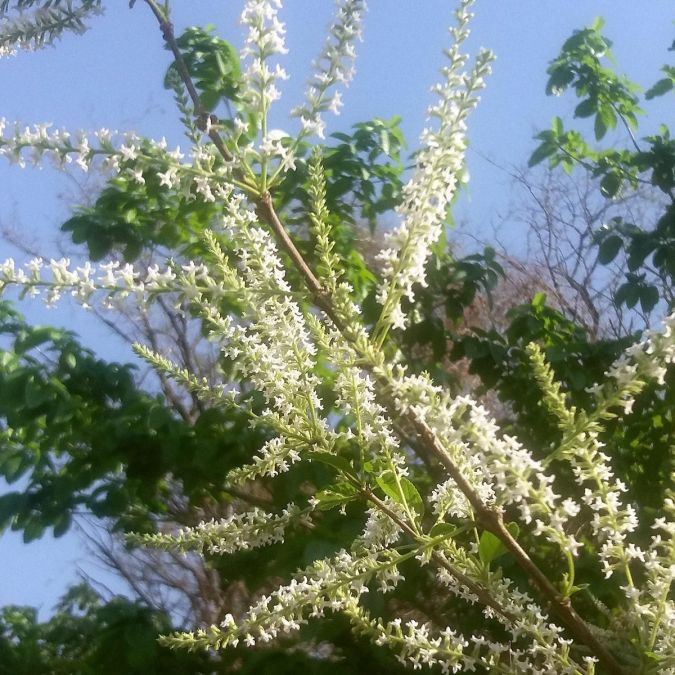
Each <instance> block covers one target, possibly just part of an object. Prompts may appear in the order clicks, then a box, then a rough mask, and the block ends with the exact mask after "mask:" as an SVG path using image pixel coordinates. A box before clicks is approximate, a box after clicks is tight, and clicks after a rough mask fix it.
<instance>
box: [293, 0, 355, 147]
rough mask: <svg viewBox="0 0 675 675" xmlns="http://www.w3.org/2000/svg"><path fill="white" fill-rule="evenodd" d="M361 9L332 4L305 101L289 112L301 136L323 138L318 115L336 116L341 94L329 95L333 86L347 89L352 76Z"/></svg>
mask: <svg viewBox="0 0 675 675" xmlns="http://www.w3.org/2000/svg"><path fill="white" fill-rule="evenodd" d="M365 10H366V3H365V1H364V0H337V1H336V12H335V18H334V20H333V23H332V25H331V26H330V29H329V31H328V38H327V40H326V45H325V47H324V48H323V51H322V52H321V54H320V56H319V58H318V59H317V60H316V62H315V63H314V69H315V72H314V73H313V75H312V77H311V79H310V81H309V84H308V88H307V93H306V101H305V103H304V104H303V105H301V106H300V107H298V108H295V109H294V110H293V113H292V114H293V115H295V116H297V117H299V118H300V121H301V123H302V130H301V137H302V136H306V135H316V136H318V137H319V138H323V137H324V130H325V127H326V124H325V122H324V121H323V118H322V116H321V114H322V113H323V112H325V111H330V112H332V113H334V114H335V115H337V114H339V112H340V108H341V107H342V95H341V93H340V91H333V92H332V93H330V94H329V92H331V90H332V89H333V88H334V87H335V85H337V84H342V85H344V86H347V85H348V84H349V81H350V80H351V79H352V78H353V77H354V61H355V59H356V49H355V47H354V43H355V42H356V41H357V40H360V39H361V30H362V29H361V24H362V22H363V14H364V12H365Z"/></svg>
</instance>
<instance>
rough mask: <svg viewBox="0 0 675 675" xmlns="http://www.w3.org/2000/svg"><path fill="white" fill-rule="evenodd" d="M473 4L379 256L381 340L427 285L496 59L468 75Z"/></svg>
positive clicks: (463, 14)
mask: <svg viewBox="0 0 675 675" xmlns="http://www.w3.org/2000/svg"><path fill="white" fill-rule="evenodd" d="M471 4H472V0H464V1H463V2H462V5H461V8H460V9H459V10H458V12H457V23H458V25H457V26H456V27H455V28H452V29H451V34H452V36H453V46H452V48H451V49H449V50H448V51H447V52H446V53H447V56H448V58H449V60H450V64H449V65H448V66H446V67H445V68H444V75H445V81H444V82H443V84H441V85H439V86H438V87H436V91H437V93H438V95H439V101H438V103H437V104H436V105H434V106H433V107H431V108H430V110H429V114H430V117H432V118H437V119H438V122H439V126H438V129H437V130H433V129H431V128H429V129H426V130H425V131H424V133H423V134H422V139H421V140H422V150H421V151H420V153H419V154H418V155H417V165H416V170H415V173H414V175H413V178H412V179H411V180H410V182H409V183H408V184H407V185H406V186H405V188H404V194H403V201H402V203H401V205H400V206H399V207H398V209H397V212H398V215H399V216H400V218H401V221H402V222H401V224H400V225H399V226H398V227H397V228H395V229H394V230H393V231H392V232H391V233H389V234H388V235H387V242H386V243H387V248H385V249H384V250H382V251H381V252H380V254H379V260H380V262H381V263H382V277H383V281H382V284H381V286H380V288H379V290H378V296H377V298H378V301H379V302H380V303H381V304H382V306H383V311H382V316H381V319H380V322H379V324H378V327H377V330H376V334H378V335H377V336H378V337H380V338H382V336H383V335H384V334H385V333H386V331H387V329H388V328H389V327H390V326H393V327H394V328H402V327H404V326H405V316H404V314H403V311H402V310H401V307H400V302H401V299H402V298H403V297H407V298H408V299H409V300H411V301H412V300H414V292H413V286H414V285H415V284H417V283H419V284H422V285H424V284H425V270H424V268H425V264H426V261H427V257H428V256H429V253H430V250H431V245H432V244H433V243H434V242H435V241H436V240H437V239H438V238H439V236H440V234H441V232H442V230H443V226H444V223H445V219H446V215H447V209H448V206H449V205H450V202H451V200H452V198H453V196H454V194H455V190H456V185H457V181H458V180H459V178H460V174H461V172H462V168H463V163H464V153H465V150H466V139H465V131H466V118H467V116H468V114H469V112H470V111H471V110H473V108H475V106H476V105H477V103H478V98H477V96H476V92H477V91H479V90H480V89H482V88H483V87H484V78H485V77H486V76H487V75H488V73H489V71H490V63H491V61H492V60H493V55H492V53H491V52H489V51H486V50H483V51H481V52H480V53H479V54H478V56H477V58H476V63H475V65H474V67H473V69H472V71H471V72H470V73H464V72H463V71H462V69H463V68H464V65H465V63H466V60H467V57H466V56H465V55H464V54H462V53H461V52H460V46H461V45H462V43H463V42H464V40H466V38H467V37H468V34H469V31H468V28H467V24H468V22H469V19H470V18H471V14H470V12H469V6H470V5H471Z"/></svg>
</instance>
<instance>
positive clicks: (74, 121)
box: [0, 0, 674, 611]
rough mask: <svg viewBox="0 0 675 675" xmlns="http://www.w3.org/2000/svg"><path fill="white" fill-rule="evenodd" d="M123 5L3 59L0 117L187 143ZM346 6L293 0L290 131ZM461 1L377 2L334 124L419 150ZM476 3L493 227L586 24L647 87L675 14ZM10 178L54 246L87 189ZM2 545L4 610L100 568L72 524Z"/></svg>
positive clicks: (232, 23)
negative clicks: (488, 72)
mask: <svg viewBox="0 0 675 675" xmlns="http://www.w3.org/2000/svg"><path fill="white" fill-rule="evenodd" d="M173 4H174V5H175V7H174V22H175V25H176V32H177V33H180V32H181V30H182V29H183V28H185V27H187V26H189V25H205V24H207V23H213V24H215V25H216V26H217V31H218V33H219V34H220V35H221V36H222V37H224V38H226V39H228V40H230V41H232V42H234V43H235V44H237V45H238V44H241V30H240V28H239V26H238V24H237V16H238V13H239V11H240V8H241V3H240V2H236V1H235V0H230V1H228V2H222V1H220V2H219V1H216V0H200V1H199V2H196V1H195V0H175V2H174V3H173ZM110 5H111V6H110V8H109V9H108V11H107V12H106V15H105V16H103V17H99V18H98V19H96V20H94V22H93V24H92V28H91V30H90V31H89V32H88V33H86V34H85V35H84V36H82V37H75V36H68V37H66V38H65V39H64V40H63V41H62V42H61V43H60V44H58V45H57V46H56V48H54V49H51V48H50V49H45V50H43V51H40V52H35V53H23V54H20V55H18V56H17V57H14V58H10V59H3V60H0V91H2V92H3V95H2V101H1V103H0V117H2V116H4V117H6V118H7V119H8V120H20V121H22V122H25V123H33V122H45V121H50V122H53V123H54V124H55V126H59V127H61V126H63V127H67V128H68V129H71V130H75V129H78V128H84V129H96V128H100V127H108V128H112V129H120V130H124V129H133V130H135V131H137V132H139V133H143V134H147V135H150V136H153V137H156V138H158V137H161V136H166V137H167V139H169V141H170V142H171V143H174V144H175V143H180V142H181V132H180V128H179V126H178V124H177V122H176V115H175V114H174V108H173V104H172V101H171V98H170V97H169V95H168V94H167V92H165V91H164V90H163V88H162V78H163V74H164V71H165V69H166V66H167V65H168V63H169V55H168V53H167V52H166V51H165V50H164V49H163V48H162V43H161V37H160V34H159V31H158V29H157V27H156V24H155V23H154V19H153V18H152V16H151V15H150V13H149V11H148V10H147V8H146V7H145V5H144V3H143V2H142V0H140V1H139V2H137V3H136V6H135V8H134V9H133V10H129V9H128V7H127V3H126V2H116V3H110ZM332 6H333V3H332V2H331V1H330V0H286V2H285V7H284V10H283V12H282V19H283V20H284V21H286V23H287V46H288V48H289V50H290V54H289V55H288V56H287V57H285V66H286V68H287V70H288V71H289V72H290V74H291V80H290V81H289V82H288V83H286V85H287V86H286V87H285V88H284V96H283V97H282V99H281V101H279V102H278V103H277V104H276V106H277V110H276V112H275V118H274V126H277V127H284V126H285V125H286V124H287V123H286V119H287V118H286V111H287V110H288V109H290V108H291V107H293V106H294V105H295V104H297V103H298V102H300V99H301V95H302V91H303V87H304V82H305V80H306V78H307V76H308V74H309V72H310V67H309V64H310V62H311V59H312V58H313V57H314V56H315V55H316V54H317V53H318V51H319V50H320V48H321V46H322V44H323V40H324V31H323V29H324V27H325V26H326V24H327V23H328V21H329V19H330V15H331V12H332ZM453 7H454V3H453V2H451V1H450V0H370V1H369V12H368V14H367V16H366V22H365V30H364V38H365V40H364V43H363V44H361V45H359V46H358V52H359V59H358V61H357V76H356V79H355V80H354V82H353V83H352V85H351V86H350V88H349V90H348V91H347V92H346V93H345V96H344V101H345V107H344V110H343V113H342V115H341V116H340V117H337V118H331V119H330V120H329V124H330V128H329V131H338V130H343V129H345V128H348V127H349V126H350V125H351V124H353V123H355V122H358V121H364V120H367V119H370V118H372V117H376V116H377V117H385V118H387V117H390V116H392V115H395V114H398V115H401V116H402V118H403V129H404V131H405V133H406V136H407V137H408V138H409V139H410V141H411V142H412V143H413V144H414V142H415V140H416V138H417V136H418V134H419V132H420V131H421V129H422V128H423V126H424V111H425V109H426V107H427V105H428V104H429V103H430V102H431V101H432V97H431V94H430V93H429V88H430V87H431V85H432V84H433V83H434V82H435V81H436V80H437V79H438V71H439V69H440V68H441V67H442V65H443V56H442V49H443V48H445V47H446V46H447V45H448V34H447V26H448V24H449V22H450V20H451V15H452V10H453ZM475 13H476V17H475V20H474V22H473V25H472V36H471V38H470V42H469V45H468V46H469V48H470V49H472V50H473V51H474V52H475V50H476V49H477V48H478V47H479V46H485V47H489V48H491V49H492V50H494V51H495V52H496V54H497V61H496V63H495V64H494V73H493V75H492V77H491V78H490V81H489V82H488V87H487V89H486V90H485V91H484V93H483V96H482V98H483V101H482V103H481V105H480V107H479V109H478V110H477V111H476V113H475V114H474V115H473V117H472V118H471V120H470V122H469V138H470V143H471V150H470V152H469V156H468V166H469V172H470V175H471V183H470V187H469V190H468V192H467V193H466V194H465V195H464V196H463V197H462V199H461V201H460V204H459V213H460V214H461V218H462V220H463V221H465V223H466V227H467V228H469V229H471V228H475V231H479V230H480V229H481V228H484V227H485V226H486V225H487V224H489V223H491V222H495V221H496V220H498V219H499V214H500V213H502V212H504V211H506V210H507V207H508V205H509V201H510V199H511V185H510V179H509V178H508V177H507V176H506V174H505V173H504V172H502V171H500V170H498V169H496V168H495V167H494V166H493V165H492V164H491V163H490V162H488V161H486V159H485V158H489V159H490V160H492V161H493V162H495V163H496V164H498V165H506V166H509V165H517V166H522V165H524V164H525V163H526V161H527V157H528V155H529V153H530V152H531V150H532V149H533V147H534V142H533V141H532V136H533V135H534V133H535V132H536V130H538V129H542V128H544V127H546V126H547V125H548V124H549V122H550V119H551V118H552V117H553V116H554V115H560V116H562V117H563V118H565V117H568V118H569V116H570V115H571V111H572V110H573V108H574V102H573V99H572V98H571V97H563V98H560V99H555V98H547V97H546V96H545V95H544V86H545V82H546V75H545V70H546V65H547V63H548V61H549V60H550V59H552V58H553V57H554V56H555V55H556V54H557V52H558V49H559V47H560V45H561V44H562V42H563V41H564V40H565V39H566V38H567V37H568V36H569V35H570V34H571V32H572V30H574V29H575V28H581V27H583V26H584V25H587V24H589V23H590V22H591V21H592V20H593V19H594V18H595V17H596V16H598V15H602V16H604V17H605V19H606V26H605V30H604V32H605V34H606V35H608V36H609V37H611V38H612V39H613V40H614V43H615V45H614V52H615V54H616V56H617V60H618V62H619V64H620V70H622V71H623V72H625V73H626V74H627V75H628V76H629V77H631V78H632V79H635V80H636V81H638V82H640V83H641V84H643V85H644V86H645V87H648V86H649V85H651V84H653V82H654V81H655V80H656V79H658V77H659V75H658V68H659V66H660V65H662V64H663V63H665V62H667V61H668V57H669V56H670V62H672V60H673V59H672V56H673V54H672V52H671V53H670V54H669V53H668V52H667V51H666V50H667V48H668V46H669V45H670V44H671V42H672V39H673V18H674V13H673V5H672V2H671V1H670V0H649V1H647V0H643V1H642V2H635V0H585V1H584V2H579V1H574V0H479V1H478V2H477V3H476V6H475ZM661 121H665V122H671V123H672V121H673V119H672V110H669V109H668V108H667V105H666V103H665V102H661V103H659V104H657V105H656V106H655V109H654V114H653V116H651V117H650V118H649V119H648V120H646V121H645V133H646V131H648V130H649V128H650V127H651V128H653V127H654V125H655V124H656V123H657V122H661ZM0 186H2V187H1V188H0V224H2V225H12V226H13V227H14V228H15V229H16V230H17V231H18V232H19V233H20V234H21V236H22V237H25V238H26V240H27V241H28V242H32V243H33V244H35V246H36V247H37V248H39V250H41V251H43V252H45V253H47V254H51V255H55V253H56V251H57V248H56V242H57V240H58V226H59V224H60V222H62V220H63V219H64V218H65V217H67V215H68V212H69V208H70V206H71V204H72V202H73V195H74V194H76V192H77V190H76V189H75V188H74V184H73V182H72V180H71V179H69V178H67V177H64V176H62V175H59V174H56V173H55V172H53V171H52V170H50V169H43V170H33V169H25V170H19V169H18V168H16V167H8V166H6V165H0ZM11 255H16V251H15V250H14V249H13V248H12V247H11V246H9V245H7V244H6V243H4V242H3V241H1V240H0V259H1V258H5V257H7V256H11ZM26 311H27V313H28V315H29V316H30V317H31V318H32V319H33V320H35V321H40V322H47V321H49V322H51V323H54V324H59V325H67V326H68V327H71V328H75V329H76V330H78V331H79V332H80V333H81V335H82V338H83V341H84V342H85V343H87V344H90V345H96V348H97V351H98V352H99V353H100V355H101V356H102V357H104V358H108V359H117V360H126V359H128V358H130V357H129V353H128V351H126V350H125V348H123V347H122V346H121V345H120V344H119V343H117V342H116V341H115V340H114V339H112V338H110V337H109V335H108V334H107V333H106V331H105V330H104V329H103V328H102V327H101V326H100V325H98V324H96V322H94V321H92V320H87V319H86V318H85V319H82V318H81V314H80V312H79V311H77V310H73V309H72V308H68V307H65V308H62V309H59V310H57V311H51V312H50V313H47V312H46V311H45V310H41V309H40V308H38V307H36V306H33V307H31V308H26ZM0 489H2V488H1V487H0ZM0 551H1V552H2V553H1V554H0V578H2V580H3V581H2V584H0V605H2V604H7V603H25V604H34V605H39V606H41V607H42V609H43V611H48V610H49V608H50V607H51V605H53V603H54V602H55V600H56V598H57V597H58V595H59V594H60V592H61V591H62V590H63V588H64V587H65V585H66V584H67V583H69V582H71V581H73V579H74V578H75V572H76V569H77V565H80V564H81V565H83V566H84V567H85V568H87V563H86V559H87V556H86V554H85V553H84V551H83V550H82V547H81V545H80V544H79V543H78V538H77V536H76V535H74V534H73V535H67V536H66V537H63V538H62V539H60V540H57V541H54V540H52V539H51V538H50V537H46V538H45V539H44V540H42V541H41V542H37V543H34V544H30V545H29V546H24V545H22V544H21V542H20V539H19V538H18V537H16V536H14V535H13V534H12V533H5V534H3V535H2V536H1V538H0ZM87 569H88V570H89V571H90V572H92V573H94V574H97V572H96V571H95V570H94V569H92V568H91V567H88V568H87Z"/></svg>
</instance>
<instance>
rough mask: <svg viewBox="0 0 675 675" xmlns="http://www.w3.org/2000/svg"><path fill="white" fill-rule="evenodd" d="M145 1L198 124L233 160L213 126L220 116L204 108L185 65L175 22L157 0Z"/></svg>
mask: <svg viewBox="0 0 675 675" xmlns="http://www.w3.org/2000/svg"><path fill="white" fill-rule="evenodd" d="M145 2H146V4H147V5H148V7H150V9H151V10H152V13H153V14H154V15H155V17H156V19H157V22H158V23H159V29H160V30H161V31H162V37H163V38H164V42H166V45H167V47H168V48H169V49H170V50H171V53H172V54H173V57H174V60H175V64H176V69H177V70H178V73H179V75H180V77H181V80H182V81H183V84H184V85H185V88H186V89H187V92H188V95H189V96H190V99H191V100H192V105H193V107H194V111H195V116H196V117H197V126H198V127H199V128H200V129H201V130H202V131H203V132H205V133H206V134H207V135H208V137H209V138H210V139H211V141H212V142H213V144H214V145H215V146H216V148H217V149H218V152H219V153H220V154H221V156H222V157H223V159H224V160H225V161H226V162H230V161H232V159H233V157H232V153H231V152H230V151H229V150H228V149H227V147H226V145H225V142H224V141H223V138H222V136H221V135H220V134H219V133H218V131H216V129H214V128H213V127H215V126H217V125H218V118H217V117H216V116H215V115H212V114H210V113H209V112H208V111H207V110H205V109H204V106H203V105H202V102H201V99H200V98H199V94H198V93H197V89H196V88H195V86H194V83H193V82H192V77H191V76H190V71H189V70H188V68H187V66H186V65H185V60H184V59H183V55H182V54H181V52H180V49H179V47H178V43H177V42H176V36H175V35H174V32H173V24H172V23H171V21H169V18H168V17H167V16H166V15H165V13H164V12H163V11H162V9H161V8H160V7H159V5H157V3H156V2H155V0H145Z"/></svg>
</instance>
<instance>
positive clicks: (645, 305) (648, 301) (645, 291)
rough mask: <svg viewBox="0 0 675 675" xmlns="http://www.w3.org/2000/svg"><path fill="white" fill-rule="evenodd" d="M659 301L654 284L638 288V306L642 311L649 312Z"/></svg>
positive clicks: (657, 291)
mask: <svg viewBox="0 0 675 675" xmlns="http://www.w3.org/2000/svg"><path fill="white" fill-rule="evenodd" d="M658 302H659V290H658V288H656V286H651V285H650V286H643V287H642V288H641V289H640V307H642V311H643V312H651V311H652V309H654V307H656V305H657V304H658Z"/></svg>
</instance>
